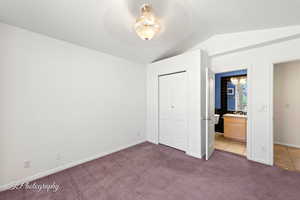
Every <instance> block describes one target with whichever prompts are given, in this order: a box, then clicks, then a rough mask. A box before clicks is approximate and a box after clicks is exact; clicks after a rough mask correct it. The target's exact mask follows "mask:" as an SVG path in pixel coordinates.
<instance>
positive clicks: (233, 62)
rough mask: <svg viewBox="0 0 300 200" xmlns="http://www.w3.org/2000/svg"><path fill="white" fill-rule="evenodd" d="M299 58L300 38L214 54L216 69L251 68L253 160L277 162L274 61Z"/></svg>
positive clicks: (214, 67) (249, 73)
mask: <svg viewBox="0 0 300 200" xmlns="http://www.w3.org/2000/svg"><path fill="white" fill-rule="evenodd" d="M219 42H222V41H219ZM297 59H300V39H292V40H286V41H280V42H278V43H273V44H269V45H266V46H261V47H257V48H251V49H247V50H241V51H237V52H233V53H228V54H223V55H220V56H215V57H212V61H211V62H212V66H213V70H214V71H215V72H224V71H229V70H234V69H240V68H245V67H246V68H248V75H249V81H250V82H249V88H250V93H251V95H250V96H249V101H250V102H252V103H251V105H249V114H250V115H251V118H252V120H251V122H250V129H251V132H250V133H249V134H250V135H251V138H250V139H251V142H250V145H251V146H250V149H251V154H250V155H248V156H249V159H251V160H254V161H258V162H262V163H266V164H273V121H272V117H273V109H272V108H273V63H279V62H283V61H291V60H297ZM250 79H251V80H250ZM248 144H249V141H248Z"/></svg>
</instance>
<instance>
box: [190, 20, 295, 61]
mask: <svg viewBox="0 0 300 200" xmlns="http://www.w3.org/2000/svg"><path fill="white" fill-rule="evenodd" d="M299 36H300V26H289V27H281V28H273V29H262V30H255V31H246V32H238V33H228V34H221V35H215V36H213V37H211V38H209V39H208V40H206V41H204V42H202V43H200V44H198V45H196V46H195V47H194V48H193V49H205V50H206V51H207V52H208V54H209V55H210V56H215V55H221V54H224V53H225V54H227V53H229V52H234V51H241V50H245V49H247V48H253V47H257V46H260V45H262V44H264V45H267V44H270V43H272V42H278V41H281V40H284V39H288V38H289V39H291V38H294V37H299Z"/></svg>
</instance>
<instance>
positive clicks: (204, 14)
mask: <svg viewBox="0 0 300 200" xmlns="http://www.w3.org/2000/svg"><path fill="white" fill-rule="evenodd" d="M144 3H150V4H152V6H153V7H154V11H155V13H156V14H157V16H158V17H159V19H160V20H161V23H162V25H163V30H162V32H161V33H160V34H159V35H157V37H155V38H154V39H153V40H151V41H142V40H140V39H139V38H138V37H137V36H136V34H135V33H134V31H133V24H134V22H135V18H136V17H137V16H138V15H139V8H140V6H141V5H142V4H144ZM299 9H300V0H223V1H222V0H148V1H145V0H105V1H104V0H0V21H2V22H4V23H7V24H11V25H15V26H19V27H22V28H25V29H29V30H31V31H34V32H38V33H42V34H45V35H48V36H50V37H54V38H58V39H61V40H65V41H68V42H72V43H75V44H78V45H81V46H84V47H88V48H91V49H95V50H98V51H101V52H104V53H108V54H111V55H114V56H118V57H123V58H126V59H129V60H132V61H135V62H141V63H149V62H151V61H154V60H157V59H160V58H164V57H168V56H172V55H176V54H178V53H181V52H184V51H185V50H187V49H190V48H191V47H193V46H194V45H196V44H198V43H199V42H201V41H203V40H205V39H207V38H208V37H210V36H212V35H215V34H222V33H230V32H239V31H248V30H256V29H267V28H275V27H283V26H290V25H299V24H300V12H299Z"/></svg>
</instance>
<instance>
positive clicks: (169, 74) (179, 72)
mask: <svg viewBox="0 0 300 200" xmlns="http://www.w3.org/2000/svg"><path fill="white" fill-rule="evenodd" d="M181 73H186V71H185V70H184V71H178V72H173V73H168V74H160V75H158V77H157V81H158V91H157V92H158V94H157V95H158V136H157V137H158V139H157V140H158V143H159V144H160V110H159V108H160V96H159V94H160V81H159V78H160V77H162V76H171V75H173V74H181ZM186 77H187V75H186ZM186 82H188V81H187V79H186ZM186 86H187V83H186ZM186 91H188V87H186ZM187 102H188V101H187V100H186V105H185V108H186V111H185V112H186V118H187V106H188V105H187ZM187 125H188V121H187V120H186V127H187ZM186 129H187V128H186ZM185 131H186V132H187V130H185ZM185 140H186V141H185V147H184V152H186V151H187V145H188V134H186V138H185ZM174 148H175V147H174ZM180 150H183V149H180Z"/></svg>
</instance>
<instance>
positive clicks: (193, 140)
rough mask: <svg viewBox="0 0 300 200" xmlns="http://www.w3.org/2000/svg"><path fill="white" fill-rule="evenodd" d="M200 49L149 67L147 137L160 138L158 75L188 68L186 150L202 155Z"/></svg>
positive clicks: (151, 140)
mask: <svg viewBox="0 0 300 200" xmlns="http://www.w3.org/2000/svg"><path fill="white" fill-rule="evenodd" d="M201 55H202V54H201V51H200V50H196V51H191V52H188V53H185V54H182V55H179V56H176V57H172V58H169V59H165V60H162V61H158V62H155V63H152V64H150V65H148V67H147V122H146V123H147V124H146V130H147V140H148V141H150V142H152V143H155V144H158V141H159V133H158V132H159V123H158V121H159V118H158V117H159V112H158V111H159V110H158V109H159V105H158V102H159V98H158V92H159V88H158V77H159V75H163V74H171V73H175V72H180V71H186V73H187V74H186V75H187V87H188V89H187V93H188V95H187V104H188V105H187V127H188V128H187V129H188V130H187V150H186V154H188V155H190V156H193V157H196V158H202V156H203V149H202V148H203V145H202V142H203V140H202V135H201V69H202V68H201V60H202V59H201Z"/></svg>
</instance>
